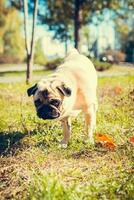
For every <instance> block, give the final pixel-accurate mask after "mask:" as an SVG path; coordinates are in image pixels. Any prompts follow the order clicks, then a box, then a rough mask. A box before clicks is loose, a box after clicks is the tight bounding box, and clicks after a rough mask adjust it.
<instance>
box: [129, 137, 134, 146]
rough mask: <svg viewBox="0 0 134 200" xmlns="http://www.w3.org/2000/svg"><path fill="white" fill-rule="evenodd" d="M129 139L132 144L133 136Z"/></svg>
mask: <svg viewBox="0 0 134 200" xmlns="http://www.w3.org/2000/svg"><path fill="white" fill-rule="evenodd" d="M129 141H130V142H131V143H133V144H134V136H132V137H130V138H129Z"/></svg>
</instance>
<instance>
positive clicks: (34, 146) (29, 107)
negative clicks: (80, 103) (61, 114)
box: [0, 75, 134, 200]
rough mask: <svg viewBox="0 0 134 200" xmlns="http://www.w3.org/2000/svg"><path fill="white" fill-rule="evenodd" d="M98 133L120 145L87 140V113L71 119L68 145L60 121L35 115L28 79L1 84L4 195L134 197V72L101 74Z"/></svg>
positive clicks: (47, 199)
mask: <svg viewBox="0 0 134 200" xmlns="http://www.w3.org/2000/svg"><path fill="white" fill-rule="evenodd" d="M98 85H99V87H98V97H99V110H98V113H97V129H96V132H95V134H96V133H103V134H108V135H109V136H110V137H112V139H113V140H114V142H115V143H116V145H117V148H116V149H115V150H113V151H112V150H108V149H105V148H103V147H101V146H98V145H95V146H94V147H93V146H90V145H89V144H88V143H85V142H84V139H83V138H84V118H83V116H82V115H79V117H78V118H77V119H72V137H71V140H70V143H69V147H68V148H67V149H66V150H64V149H59V147H58V140H59V139H61V138H62V129H61V126H60V123H59V122H57V121H55V122H53V121H43V120H40V119H38V118H37V117H36V114H35V110H34V107H33V104H32V99H31V98H28V97H27V95H26V89H27V86H26V85H25V83H23V82H21V83H14V84H6V83H5V84H0V110H1V112H0V118H1V120H0V153H1V158H0V179H1V181H0V196H1V199H3V200H4V199H31V200H64V199H65V200H90V199H91V200H96V199H99V200H100V199H111V200H113V199H123V200H124V199H134V176H133V172H134V165H133V164H134V163H133V161H134V146H133V144H132V143H130V142H129V138H130V137H131V136H133V135H134V98H133V96H131V95H130V92H131V91H132V90H133V89H134V75H126V76H118V77H107V78H106V77H104V78H100V79H99V84H98Z"/></svg>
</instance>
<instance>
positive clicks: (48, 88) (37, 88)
mask: <svg viewBox="0 0 134 200" xmlns="http://www.w3.org/2000/svg"><path fill="white" fill-rule="evenodd" d="M27 93H28V96H31V95H33V100H34V105H35V108H36V111H37V116H38V117H39V118H42V119H44V120H45V119H56V118H59V117H60V115H61V111H62V103H63V100H64V97H65V96H70V95H71V90H70V88H68V87H66V86H65V85H64V84H61V85H60V86H56V85H54V84H51V83H49V84H48V83H47V84H45V83H41V84H40V83H38V85H37V84H35V85H34V86H33V87H31V88H29V89H28V90H27Z"/></svg>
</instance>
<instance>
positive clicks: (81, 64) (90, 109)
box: [27, 49, 98, 148]
mask: <svg viewBox="0 0 134 200" xmlns="http://www.w3.org/2000/svg"><path fill="white" fill-rule="evenodd" d="M96 89H97V74H96V70H95V68H94V65H93V63H92V62H91V61H90V60H89V59H88V58H87V57H86V56H84V55H82V54H80V53H79V52H78V51H77V50H76V49H73V50H72V51H71V52H70V53H69V54H68V55H67V57H66V58H65V60H64V63H62V64H61V65H60V66H59V67H58V68H57V70H56V71H55V72H54V73H52V74H51V75H48V76H46V77H44V79H42V80H40V81H39V82H38V83H36V84H35V85H34V86H32V87H30V88H29V89H28V90H27V93H28V96H31V95H33V101H34V105H35V108H36V112H37V116H38V117H39V118H41V119H43V120H46V119H49V120H54V119H58V120H60V121H61V123H62V125H63V139H62V141H61V146H62V147H63V148H66V147H67V144H68V141H69V138H70V134H71V122H70V117H71V116H76V115H77V114H78V113H79V112H80V111H82V112H83V113H84V116H85V125H86V135H87V137H88V138H89V141H90V142H91V143H94V137H93V132H94V129H95V126H96V111H97V107H98V103H97V95H96Z"/></svg>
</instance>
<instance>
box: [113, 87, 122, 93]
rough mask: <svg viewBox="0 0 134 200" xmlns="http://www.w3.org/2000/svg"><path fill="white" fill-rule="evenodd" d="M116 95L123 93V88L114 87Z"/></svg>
mask: <svg viewBox="0 0 134 200" xmlns="http://www.w3.org/2000/svg"><path fill="white" fill-rule="evenodd" d="M114 93H115V94H121V93H122V88H121V87H120V86H115V87H114Z"/></svg>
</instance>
